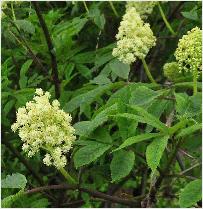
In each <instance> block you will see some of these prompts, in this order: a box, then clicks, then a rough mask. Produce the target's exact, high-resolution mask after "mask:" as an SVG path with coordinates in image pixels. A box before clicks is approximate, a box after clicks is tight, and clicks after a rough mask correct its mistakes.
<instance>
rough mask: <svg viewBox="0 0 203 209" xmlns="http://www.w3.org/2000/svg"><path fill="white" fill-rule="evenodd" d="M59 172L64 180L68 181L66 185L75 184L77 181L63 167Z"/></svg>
mask: <svg viewBox="0 0 203 209" xmlns="http://www.w3.org/2000/svg"><path fill="white" fill-rule="evenodd" d="M59 171H60V172H61V174H62V175H63V176H64V177H65V179H66V180H67V181H68V183H70V184H77V181H76V180H75V179H74V178H73V177H72V176H71V175H70V174H69V173H68V172H67V171H66V170H65V169H64V168H63V167H61V168H59Z"/></svg>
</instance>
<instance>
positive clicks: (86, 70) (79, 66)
mask: <svg viewBox="0 0 203 209" xmlns="http://www.w3.org/2000/svg"><path fill="white" fill-rule="evenodd" d="M76 68H77V70H78V71H79V73H80V74H81V75H82V76H83V77H85V78H86V79H90V78H91V77H92V75H91V71H90V69H89V68H88V67H86V66H85V65H82V64H77V65H76Z"/></svg>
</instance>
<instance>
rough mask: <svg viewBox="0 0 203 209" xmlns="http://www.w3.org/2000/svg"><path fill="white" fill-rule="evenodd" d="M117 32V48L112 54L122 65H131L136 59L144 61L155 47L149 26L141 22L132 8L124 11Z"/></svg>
mask: <svg viewBox="0 0 203 209" xmlns="http://www.w3.org/2000/svg"><path fill="white" fill-rule="evenodd" d="M118 30H119V31H118V34H117V35H116V39H117V46H116V48H114V49H113V53H112V54H113V56H114V57H117V58H118V59H119V60H120V61H121V62H123V63H126V64H131V63H133V62H135V61H136V59H137V58H139V59H144V58H145V57H146V55H147V54H148V52H149V50H150V48H151V47H153V46H155V43H156V37H155V36H154V35H153V32H152V30H151V28H150V25H149V24H148V23H144V22H143V20H142V19H141V17H140V15H139V13H138V12H137V11H136V9H135V8H133V7H132V8H129V9H128V10H127V11H126V14H125V15H124V16H123V19H122V21H121V23H120V27H119V29H118Z"/></svg>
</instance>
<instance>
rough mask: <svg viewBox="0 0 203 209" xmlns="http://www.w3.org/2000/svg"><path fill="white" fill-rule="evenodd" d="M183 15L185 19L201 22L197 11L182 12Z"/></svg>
mask: <svg viewBox="0 0 203 209" xmlns="http://www.w3.org/2000/svg"><path fill="white" fill-rule="evenodd" d="M181 14H182V15H183V17H185V18H187V19H189V20H195V21H198V20H199V17H198V14H197V11H195V10H191V11H189V12H181Z"/></svg>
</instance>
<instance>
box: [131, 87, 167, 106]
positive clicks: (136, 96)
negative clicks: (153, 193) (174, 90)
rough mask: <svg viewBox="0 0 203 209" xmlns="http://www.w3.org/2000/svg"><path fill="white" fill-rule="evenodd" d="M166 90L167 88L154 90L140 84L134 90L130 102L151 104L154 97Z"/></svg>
mask: <svg viewBox="0 0 203 209" xmlns="http://www.w3.org/2000/svg"><path fill="white" fill-rule="evenodd" d="M165 92H166V91H165V90H164V91H163V90H160V91H153V90H151V89H149V88H147V87H145V86H140V87H138V88H136V89H135V90H134V91H133V92H132V94H131V98H130V101H129V104H132V105H139V106H144V105H147V104H151V102H152V101H153V100H154V99H156V98H157V97H159V96H161V95H162V94H163V93H165Z"/></svg>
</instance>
